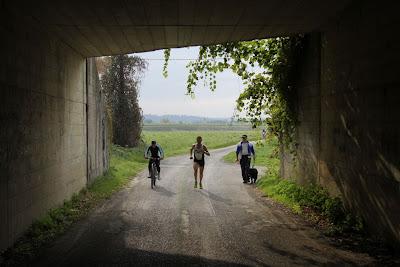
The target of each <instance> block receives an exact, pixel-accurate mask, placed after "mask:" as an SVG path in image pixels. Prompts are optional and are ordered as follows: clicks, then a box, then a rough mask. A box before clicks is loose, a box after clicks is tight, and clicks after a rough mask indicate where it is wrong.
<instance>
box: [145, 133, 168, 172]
mask: <svg viewBox="0 0 400 267" xmlns="http://www.w3.org/2000/svg"><path fill="white" fill-rule="evenodd" d="M144 158H145V159H149V178H151V164H153V161H155V162H156V164H157V171H158V179H160V171H161V169H160V160H161V159H163V158H164V151H163V149H162V148H161V146H160V145H159V144H157V142H156V141H155V140H153V141H151V145H150V146H148V147H147V149H146V150H145V152H144Z"/></svg>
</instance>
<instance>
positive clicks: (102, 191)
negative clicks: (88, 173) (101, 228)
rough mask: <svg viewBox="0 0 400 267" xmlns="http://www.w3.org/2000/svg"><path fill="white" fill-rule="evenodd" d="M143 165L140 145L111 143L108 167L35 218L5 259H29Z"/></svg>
mask: <svg viewBox="0 0 400 267" xmlns="http://www.w3.org/2000/svg"><path fill="white" fill-rule="evenodd" d="M145 166H146V161H145V160H144V158H143V152H142V149H129V148H121V147H118V146H112V149H111V160H110V168H109V170H108V171H107V173H105V174H104V175H103V176H101V177H99V178H97V179H96V180H95V182H94V183H93V184H91V185H90V186H89V187H88V188H85V189H83V190H81V191H80V192H79V193H78V194H74V195H73V197H72V198H71V199H70V200H69V201H65V202H64V204H63V205H62V206H60V207H58V208H54V209H52V210H50V211H49V212H48V213H47V214H46V215H45V216H44V217H42V218H41V219H39V220H37V221H35V222H34V223H33V224H32V225H31V226H30V228H29V229H28V230H27V231H26V233H25V234H24V236H23V237H22V238H20V239H19V240H18V241H17V242H16V243H15V244H14V246H13V247H11V248H9V249H8V250H7V251H5V252H4V253H3V255H2V256H3V258H4V259H5V263H6V264H9V265H17V264H20V263H23V262H29V261H30V260H31V259H32V258H34V257H35V256H36V255H37V254H38V252H39V251H40V249H41V248H43V246H45V245H46V244H48V243H49V242H51V241H52V240H54V239H55V238H56V237H57V236H59V235H61V234H62V233H64V232H65V231H66V230H67V229H68V228H69V227H70V226H71V225H72V224H73V223H74V222H76V221H78V220H79V219H81V218H82V217H84V216H85V215H86V214H87V213H88V212H89V211H90V210H91V209H93V207H95V206H96V205H97V204H98V203H99V202H100V201H102V200H104V199H107V198H109V197H110V196H111V195H112V194H113V193H114V192H116V191H118V190H119V189H121V188H123V187H124V186H125V185H126V184H127V183H128V182H129V181H130V179H131V177H133V176H134V175H136V174H137V173H138V172H140V171H141V170H143V168H144V167H145Z"/></svg>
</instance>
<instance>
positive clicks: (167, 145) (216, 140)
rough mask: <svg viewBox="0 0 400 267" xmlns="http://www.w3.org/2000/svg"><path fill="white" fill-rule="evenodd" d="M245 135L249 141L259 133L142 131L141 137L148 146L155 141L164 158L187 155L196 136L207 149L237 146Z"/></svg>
mask: <svg viewBox="0 0 400 267" xmlns="http://www.w3.org/2000/svg"><path fill="white" fill-rule="evenodd" d="M243 134H247V135H248V137H249V139H250V140H255V139H257V138H259V135H260V133H259V131H253V130H250V131H175V132H151V131H144V132H143V134H142V136H143V139H144V141H145V142H146V143H147V144H149V143H150V142H151V140H157V143H159V144H160V145H161V146H162V148H163V149H164V152H165V155H166V157H170V156H175V155H179V154H184V153H188V154H189V150H190V148H191V146H192V144H194V143H195V142H196V137H197V136H199V135H200V136H202V137H203V143H204V144H205V145H206V146H207V148H209V149H214V148H221V147H226V146H230V145H234V144H237V143H238V142H239V141H240V137H241V136H242V135H243Z"/></svg>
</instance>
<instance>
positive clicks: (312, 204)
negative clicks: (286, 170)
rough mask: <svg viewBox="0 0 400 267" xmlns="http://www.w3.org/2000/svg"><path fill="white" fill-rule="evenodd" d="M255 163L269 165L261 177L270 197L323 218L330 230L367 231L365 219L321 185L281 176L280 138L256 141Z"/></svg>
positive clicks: (229, 156)
mask: <svg viewBox="0 0 400 267" xmlns="http://www.w3.org/2000/svg"><path fill="white" fill-rule="evenodd" d="M255 151H256V166H266V167H267V172H266V174H265V175H264V176H263V177H261V178H260V179H258V181H257V187H259V188H260V189H261V190H262V191H263V192H264V193H265V194H266V195H267V196H268V197H270V198H272V199H274V200H276V201H277V202H280V203H282V204H284V205H285V206H287V207H289V208H290V209H291V210H292V211H293V212H294V213H297V214H303V215H306V216H307V217H308V218H309V219H312V220H313V221H314V222H316V223H318V224H320V223H321V222H323V223H324V224H325V226H328V227H326V228H327V230H328V231H329V233H330V234H335V233H343V232H357V233H361V232H363V231H364V224H363V222H362V220H361V219H360V218H359V217H357V216H354V215H352V214H351V213H349V212H348V211H346V210H345V208H344V206H343V203H342V201H341V199H340V198H338V197H331V196H330V195H329V194H328V191H327V190H326V189H324V188H323V187H321V186H318V185H308V186H300V185H298V184H296V183H295V182H294V181H289V180H286V179H281V178H280V177H279V166H280V162H279V157H278V140H277V139H276V138H274V137H269V138H268V139H267V140H265V141H257V142H256V143H255ZM224 160H225V161H227V162H231V163H232V162H234V161H235V160H236V155H235V152H231V153H229V154H227V155H226V156H225V157H224Z"/></svg>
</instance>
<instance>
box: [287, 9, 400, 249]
mask: <svg viewBox="0 0 400 267" xmlns="http://www.w3.org/2000/svg"><path fill="white" fill-rule="evenodd" d="M399 24H400V23H399V18H398V15H397V14H396V9H393V7H391V6H390V5H387V6H385V5H381V4H378V3H376V2H374V1H367V2H364V3H363V4H362V5H360V3H358V4H357V5H353V6H351V7H349V8H348V9H347V10H346V11H345V12H344V13H343V14H342V15H341V16H340V17H339V18H337V19H336V20H334V21H331V22H330V23H328V24H327V25H325V26H324V27H323V28H322V33H321V34H312V35H310V36H308V38H307V41H306V47H305V53H304V54H303V58H302V64H301V72H300V73H299V78H298V81H297V86H298V92H299V93H298V120H299V127H298V131H297V141H298V149H297V153H298V156H297V164H296V165H295V167H293V165H292V163H293V162H292V157H291V156H290V155H289V153H283V155H282V158H283V160H282V162H281V164H282V168H281V172H282V175H283V176H284V177H287V178H289V177H291V178H296V179H297V180H298V181H299V182H300V183H303V184H305V183H308V182H316V183H319V184H321V185H323V186H324V187H326V188H328V190H329V191H330V193H331V194H332V195H339V196H341V198H342V199H343V200H344V202H345V204H346V205H347V207H349V208H350V209H352V210H353V211H354V212H355V213H357V214H359V215H361V216H362V217H363V218H364V219H365V220H366V223H367V226H368V228H369V229H370V230H371V231H372V232H373V233H376V234H378V235H381V236H384V237H385V238H386V239H387V240H389V241H391V242H392V243H394V244H396V245H399V243H400V215H399V214H400V205H399V204H400V158H399V154H400V117H399V114H400V105H399V103H400V88H399V87H400V77H399V73H398V70H399V67H398V62H399V61H400V52H399V50H398V43H399V41H400V39H399V36H398V35H397V34H396V32H397V31H396V29H398V27H399Z"/></svg>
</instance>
